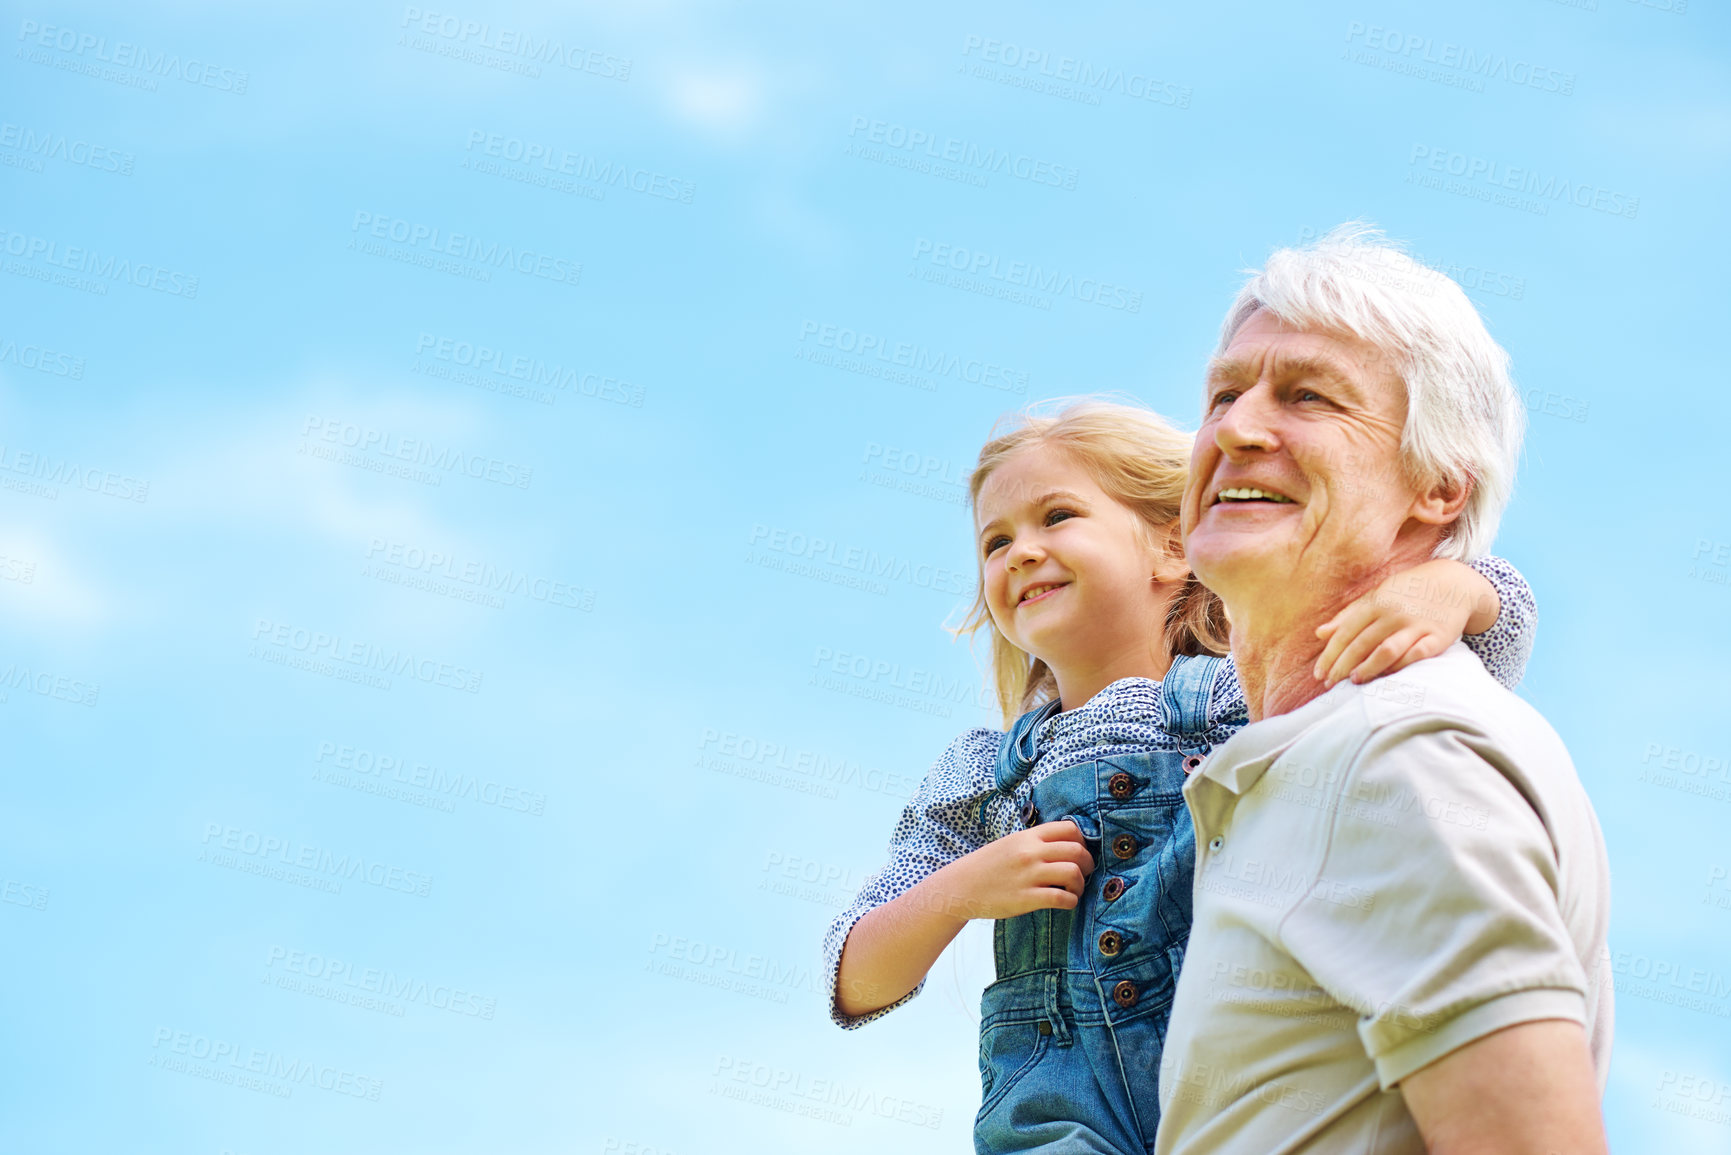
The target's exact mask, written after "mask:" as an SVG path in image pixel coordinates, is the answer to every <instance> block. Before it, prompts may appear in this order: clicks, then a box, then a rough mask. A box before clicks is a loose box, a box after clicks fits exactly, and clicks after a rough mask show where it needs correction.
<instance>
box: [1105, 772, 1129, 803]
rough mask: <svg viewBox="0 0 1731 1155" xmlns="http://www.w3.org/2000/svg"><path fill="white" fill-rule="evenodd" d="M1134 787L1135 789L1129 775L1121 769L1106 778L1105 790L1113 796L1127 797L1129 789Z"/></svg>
mask: <svg viewBox="0 0 1731 1155" xmlns="http://www.w3.org/2000/svg"><path fill="white" fill-rule="evenodd" d="M1134 789H1136V783H1135V782H1134V781H1132V780H1131V778H1130V775H1128V774H1126V773H1124V772H1123V771H1122V770H1120V771H1119V772H1118V773H1116V774H1114V775H1112V777H1110V778H1108V779H1107V780H1106V791H1107V793H1109V794H1111V795H1112V797H1114V798H1128V797H1130V791H1132V790H1134Z"/></svg>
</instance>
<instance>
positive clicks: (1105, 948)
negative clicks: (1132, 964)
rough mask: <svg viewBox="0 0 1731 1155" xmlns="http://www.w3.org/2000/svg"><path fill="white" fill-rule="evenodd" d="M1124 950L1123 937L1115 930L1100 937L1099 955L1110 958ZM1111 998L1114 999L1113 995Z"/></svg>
mask: <svg viewBox="0 0 1731 1155" xmlns="http://www.w3.org/2000/svg"><path fill="white" fill-rule="evenodd" d="M1123 949H1124V936H1123V935H1121V934H1119V933H1118V932H1117V931H1115V930H1109V931H1107V932H1106V933H1105V934H1103V935H1101V936H1100V953H1101V954H1103V955H1105V956H1106V957H1107V958H1111V957H1112V956H1113V955H1115V954H1117V953H1118V952H1119V951H1121V950H1123ZM1113 997H1116V995H1115V994H1114V996H1113Z"/></svg>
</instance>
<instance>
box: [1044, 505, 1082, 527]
mask: <svg viewBox="0 0 1731 1155" xmlns="http://www.w3.org/2000/svg"><path fill="white" fill-rule="evenodd" d="M1075 516H1076V515H1075V514H1074V513H1072V512H1070V511H1069V510H1067V509H1054V510H1052V511H1051V512H1050V513H1048V514H1046V524H1047V525H1054V524H1056V523H1057V522H1060V521H1064V520H1066V519H1068V518H1072V517H1075Z"/></svg>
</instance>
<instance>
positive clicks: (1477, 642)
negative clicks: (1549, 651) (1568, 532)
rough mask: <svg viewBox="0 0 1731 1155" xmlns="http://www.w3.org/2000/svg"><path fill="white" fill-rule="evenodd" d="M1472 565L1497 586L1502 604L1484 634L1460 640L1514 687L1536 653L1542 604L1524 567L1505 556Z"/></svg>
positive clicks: (1498, 599) (1509, 685) (1478, 561)
mask: <svg viewBox="0 0 1731 1155" xmlns="http://www.w3.org/2000/svg"><path fill="white" fill-rule="evenodd" d="M1471 565H1472V568H1473V569H1475V570H1477V571H1478V572H1479V573H1480V574H1481V575H1483V576H1484V578H1485V580H1486V581H1488V582H1490V583H1491V585H1493V586H1495V587H1496V590H1497V601H1498V602H1499V603H1500V605H1501V608H1500V609H1499V610H1498V611H1497V620H1496V621H1494V622H1492V623H1491V628H1490V629H1488V630H1486V631H1485V632H1484V633H1482V634H1468V635H1466V636H1465V637H1463V638H1462V639H1461V641H1463V642H1465V643H1466V645H1467V648H1468V649H1470V650H1471V651H1472V652H1473V653H1474V654H1475V655H1477V657H1478V659H1479V661H1481V662H1483V663H1484V665H1485V669H1487V670H1489V671H1490V673H1491V676H1492V677H1494V678H1495V679H1496V680H1497V681H1499V682H1501V683H1502V684H1503V685H1504V686H1506V687H1508V688H1509V689H1511V690H1512V689H1514V688H1515V687H1516V686H1518V685H1520V681H1521V677H1522V675H1524V674H1525V673H1526V672H1527V659H1528V658H1529V657H1531V656H1532V653H1533V638H1534V636H1535V635H1536V634H1537V632H1538V627H1539V604H1538V602H1537V601H1535V600H1534V598H1533V590H1532V587H1531V586H1529V585H1527V579H1526V578H1524V577H1522V576H1521V571H1519V570H1517V569H1516V568H1515V567H1514V566H1512V565H1510V564H1509V563H1508V562H1506V561H1504V560H1503V559H1502V558H1500V557H1492V556H1490V555H1486V556H1485V557H1481V558H1479V559H1478V560H1477V561H1475V562H1472V563H1471Z"/></svg>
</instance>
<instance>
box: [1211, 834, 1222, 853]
mask: <svg viewBox="0 0 1731 1155" xmlns="http://www.w3.org/2000/svg"><path fill="white" fill-rule="evenodd" d="M1225 845H1226V839H1224V838H1222V837H1220V835H1218V834H1216V835H1215V836H1214V837H1213V838H1210V839H1209V840H1208V849H1210V850H1219V849H1220V848H1221V847H1222V846H1225Z"/></svg>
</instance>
